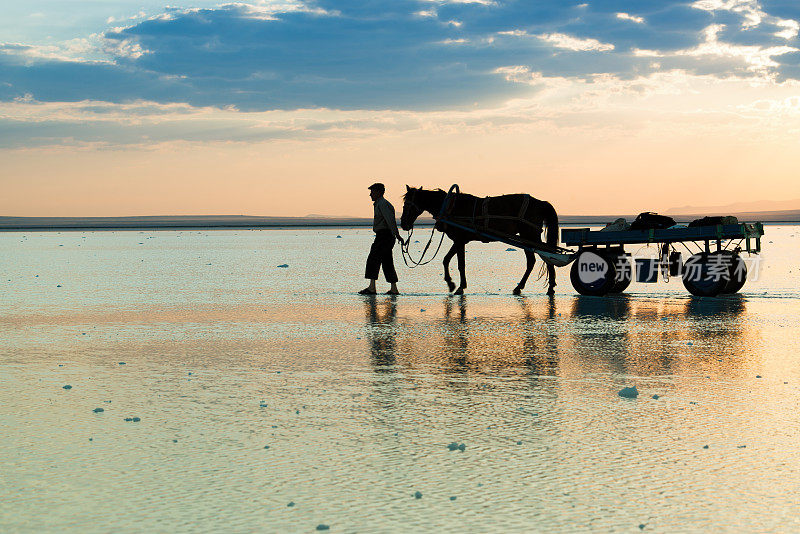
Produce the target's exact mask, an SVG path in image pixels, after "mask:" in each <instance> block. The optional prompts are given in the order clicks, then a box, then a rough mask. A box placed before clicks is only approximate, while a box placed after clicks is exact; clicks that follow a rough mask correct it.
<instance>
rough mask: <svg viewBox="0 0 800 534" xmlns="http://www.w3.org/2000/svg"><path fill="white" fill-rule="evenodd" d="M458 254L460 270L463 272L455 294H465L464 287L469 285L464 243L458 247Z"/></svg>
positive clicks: (460, 272)
mask: <svg viewBox="0 0 800 534" xmlns="http://www.w3.org/2000/svg"><path fill="white" fill-rule="evenodd" d="M456 254H457V255H458V272H459V274H461V284H460V285H459V286H458V289H456V292H455V294H456V295H463V294H464V289H466V287H467V271H466V268H465V267H464V264H465V263H466V261H465V257H464V243H460V244H459V246H458V249H456Z"/></svg>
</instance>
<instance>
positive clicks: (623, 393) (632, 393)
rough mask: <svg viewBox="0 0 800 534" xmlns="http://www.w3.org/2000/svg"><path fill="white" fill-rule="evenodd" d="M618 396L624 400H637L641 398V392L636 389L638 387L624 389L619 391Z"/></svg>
mask: <svg viewBox="0 0 800 534" xmlns="http://www.w3.org/2000/svg"><path fill="white" fill-rule="evenodd" d="M617 395H619V396H620V397H622V398H624V399H635V398H636V397H638V396H639V390H638V389H636V386H633V387H629V388H622V389H621V390H619V393H617Z"/></svg>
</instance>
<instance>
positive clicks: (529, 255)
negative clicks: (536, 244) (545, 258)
mask: <svg viewBox="0 0 800 534" xmlns="http://www.w3.org/2000/svg"><path fill="white" fill-rule="evenodd" d="M525 259H526V260H527V265H526V266H525V274H523V275H522V280H520V281H519V284H517V287H515V288H514V294H515V295H519V294H521V293H522V290H523V289H525V284H526V283H527V282H528V277H529V276H530V275H531V271H532V270H533V265H534V264H535V263H536V254H534V253H533V251H530V250H526V251H525Z"/></svg>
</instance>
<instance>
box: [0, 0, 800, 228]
mask: <svg viewBox="0 0 800 534" xmlns="http://www.w3.org/2000/svg"><path fill="white" fill-rule="evenodd" d="M7 4H8V5H4V7H3V11H4V16H3V17H2V19H1V20H0V186H2V188H3V195H0V215H21V216H24V215H28V216H102V215H108V216H113V215H156V214H160V215H169V214H249V215H286V216H289V215H306V214H324V215H355V216H364V215H369V214H370V213H371V209H372V208H371V204H370V201H369V197H368V194H367V190H366V186H367V185H369V184H370V183H372V182H374V181H378V180H380V181H383V182H384V183H386V185H387V188H388V190H387V196H388V197H389V199H390V200H392V201H393V202H395V204H397V203H398V202H399V196H400V195H401V194H402V192H403V191H404V189H405V188H404V184H411V185H423V186H427V187H443V188H446V187H448V186H449V185H450V184H451V183H454V182H457V183H459V184H460V185H461V189H462V190H464V191H469V192H471V193H474V194H478V195H490V194H501V193H515V192H527V193H530V194H531V195H533V196H535V197H538V198H542V199H546V200H550V201H551V202H552V203H553V204H554V205H555V206H556V208H557V210H558V211H559V212H561V213H567V214H577V213H583V214H605V213H633V212H638V211H644V210H650V211H659V210H665V209H667V208H669V207H673V206H681V205H686V204H693V205H720V204H726V203H732V202H741V201H745V200H761V199H772V200H784V199H790V198H799V197H800V180H799V179H798V168H800V165H798V164H799V163H800V155H799V154H800V142H798V139H800V135H799V134H800V38H798V33H800V3H798V2H797V1H796V0H776V1H761V2H758V1H754V0H697V1H687V2H678V1H663V0H642V1H636V2H633V1H608V0H605V1H590V2H585V3H578V2H575V3H570V2H564V1H562V0H546V1H531V0H528V1H500V0H497V1H491V0H471V1H470V0H458V1H455V0H454V1H448V0H438V1H429V0H424V1H407V0H385V1H383V0H370V1H357V2H351V1H326V0H321V1H316V2H314V1H309V2H302V1H291V0H290V1H275V2H272V1H255V0H251V1H246V2H237V3H228V4H224V3H218V2H209V1H195V2H191V3H187V4H181V5H178V6H175V5H170V6H168V5H167V4H165V3H164V2H156V1H153V0H138V1H129V0H118V1H115V2H108V1H100V0H29V1H27V2H24V3H23V2H15V3H11V2H7ZM799 207H800V206H799Z"/></svg>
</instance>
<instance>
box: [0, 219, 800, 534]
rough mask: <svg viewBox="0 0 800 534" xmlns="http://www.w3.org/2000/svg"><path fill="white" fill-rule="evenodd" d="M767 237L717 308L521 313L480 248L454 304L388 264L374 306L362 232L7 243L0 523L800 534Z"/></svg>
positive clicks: (777, 232) (567, 300) (790, 357)
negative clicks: (737, 286)
mask: <svg viewBox="0 0 800 534" xmlns="http://www.w3.org/2000/svg"><path fill="white" fill-rule="evenodd" d="M765 230H766V236H765V238H764V243H763V246H764V253H763V255H762V258H763V261H762V262H761V264H760V268H759V270H758V272H757V273H754V272H751V280H749V281H748V283H747V284H746V285H745V287H744V289H743V290H742V292H741V293H740V294H739V295H735V296H729V297H725V298H694V297H690V296H689V295H688V294H687V293H686V291H685V290H684V289H683V286H682V284H681V282H680V281H679V280H671V281H670V282H669V283H668V284H665V283H663V282H662V283H659V284H652V285H651V284H639V283H636V282H634V283H633V284H632V285H631V286H630V288H629V291H628V293H627V294H625V295H621V296H616V297H605V298H596V297H579V296H577V295H576V294H575V293H574V291H573V290H572V288H571V286H570V284H569V274H568V273H569V271H568V268H565V269H559V270H558V280H559V286H558V287H557V294H556V296H555V297H554V298H548V297H546V296H544V295H543V293H544V289H543V287H542V285H541V284H540V283H538V282H535V281H534V280H531V282H529V284H528V288H527V291H526V295H527V296H524V297H513V296H511V295H510V294H509V293H510V290H511V289H512V288H513V287H514V285H515V284H516V281H517V279H518V277H519V276H520V275H521V271H522V269H523V267H524V260H523V255H522V253H521V252H519V251H516V252H507V251H506V248H507V247H506V246H505V245H502V246H501V245H485V244H475V245H472V246H471V247H470V248H469V249H468V251H467V269H468V276H469V281H470V285H469V287H468V291H467V295H465V296H463V297H454V296H448V295H447V294H446V292H445V291H444V289H445V286H444V282H443V280H442V275H441V272H440V271H441V267H440V264H439V262H438V260H437V261H436V262H434V263H432V264H430V265H428V266H425V267H421V268H418V269H415V270H408V269H406V268H404V267H400V265H401V262H400V259H399V257H396V259H395V263H396V264H397V265H398V270H399V273H400V277H401V283H400V287H401V290H403V291H404V292H406V294H404V295H402V296H400V297H397V298H392V297H388V296H384V295H379V296H377V297H361V296H358V295H356V294H355V291H356V290H358V289H360V288H361V287H363V284H364V281H363V279H362V278H361V274H362V269H363V261H364V259H365V256H366V252H367V250H368V248H369V242H370V239H371V233H370V232H368V231H367V230H364V229H358V230H357V229H325V230H318V229H313V230H258V231H246V230H237V231H184V232H176V231H161V232H149V231H148V232H62V233H56V232H50V233H30V232H26V233H0V273H2V279H0V339H2V345H0V372H1V373H2V377H3V387H2V388H0V463H2V469H0V530H2V531H11V532H16V531H19V532H32V531H42V530H59V531H63V530H67V531H82V532H107V531H109V530H115V531H170V532H171V531H190V530H205V531H240V532H250V531H296V532H303V531H314V529H315V528H316V527H317V525H319V524H326V525H329V526H330V527H331V531H342V532H364V531H408V530H417V531H419V530H423V529H425V530H429V529H436V530H439V531H487V530H494V531H497V530H506V531H514V530H516V531H549V530H553V529H558V530H561V531H597V530H599V531H617V530H618V531H636V532H638V531H640V529H641V530H644V531H661V532H664V531H669V532H674V531H689V530H735V531H744V530H747V531H776V532H778V531H780V532H786V531H793V530H798V529H800V513H798V512H797V510H798V504H800V497H798V495H800V460H798V453H799V452H800V450H798V448H799V447H798V443H800V421H798V413H800V402H799V401H798V399H800V396H798V394H799V393H800V362H799V361H798V353H799V352H800V351H799V350H798V349H800V341H799V340H798V338H800V336H799V335H798V334H800V330H799V329H798V327H797V325H798V322H800V289H798V282H800V262H799V261H798V260H800V254H798V246H800V227H798V226H767V227H766V229H765ZM419 234H420V235H421V236H422V235H424V232H419ZM337 235H341V238H337V237H336V236H337ZM418 239H420V240H421V241H423V243H418V244H416V245H415V246H416V247H418V248H417V250H419V249H421V245H422V244H424V241H426V240H427V237H425V238H424V239H423V237H419V238H418ZM632 251H634V252H635V250H632ZM281 264H288V267H286V268H279V267H277V266H278V265H281ZM453 267H454V268H455V262H454V264H453ZM755 274H757V279H753V278H756V276H755ZM58 286H60V287H58ZM123 362H124V364H123ZM64 385H71V386H72V388H71V389H63V387H62V386H64ZM627 386H636V388H637V389H638V392H639V396H638V398H636V399H625V398H621V397H620V396H619V395H618V392H619V391H620V390H621V389H622V388H624V387H627ZM654 395H657V396H658V398H657V399H656V398H653V396H654ZM95 408H103V411H102V412H97V413H96V412H94V411H93V410H94V409H95ZM132 417H139V418H140V419H141V420H140V421H138V422H134V421H125V418H132ZM453 442H455V443H458V444H461V443H463V444H464V445H465V450H464V451H463V452H462V451H460V450H454V451H451V450H449V449H448V444H451V443H453ZM265 446H268V447H269V448H268V449H265V448H264V447H265ZM706 446H707V448H705V447H706ZM417 491H418V492H420V493H421V494H422V496H421V498H419V499H417V498H415V496H414V494H415V492H417ZM452 497H455V498H456V499H455V500H451V498H452ZM289 503H294V504H293V505H292V506H289Z"/></svg>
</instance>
